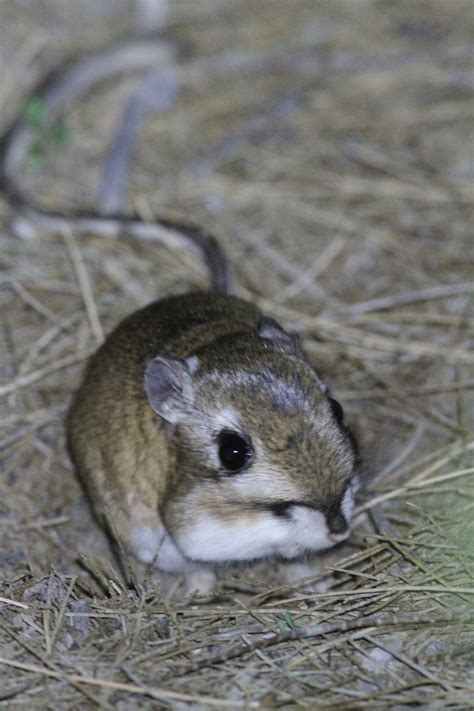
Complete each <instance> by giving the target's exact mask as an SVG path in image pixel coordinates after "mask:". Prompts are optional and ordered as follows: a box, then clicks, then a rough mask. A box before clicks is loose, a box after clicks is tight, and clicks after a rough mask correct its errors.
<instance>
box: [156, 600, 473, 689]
mask: <svg viewBox="0 0 474 711" xmlns="http://www.w3.org/2000/svg"><path fill="white" fill-rule="evenodd" d="M471 592H472V593H474V589H473V590H471ZM450 622H457V623H462V624H463V625H465V624H472V623H473V622H474V613H467V614H465V615H455V614H452V615H448V616H442V617H438V618H436V617H427V618H425V619H422V618H420V616H419V614H418V613H410V614H406V615H392V614H390V613H383V612H382V613H378V614H376V615H370V616H368V617H365V618H362V619H357V620H347V621H346V620H341V621H339V622H333V623H329V622H328V623H326V622H320V623H316V624H315V625H311V626H308V627H303V628H301V629H296V630H290V631H288V632H284V633H275V634H272V635H270V636H269V637H264V638H263V639H262V638H260V639H258V640H255V641H254V642H238V643H237V644H235V645H233V646H232V647H230V648H229V649H227V650H224V651H223V652H218V653H217V654H213V655H211V656H210V657H207V658H206V659H200V660H196V661H195V662H193V663H191V664H187V665H186V666H185V667H183V668H182V669H181V670H177V669H174V670H173V673H172V674H170V675H168V678H174V677H177V676H185V675H187V674H191V673H193V672H196V671H199V670H200V669H203V668H205V667H211V666H215V665H217V664H223V663H225V662H227V661H230V660H231V659H235V658H237V657H242V656H243V655H244V654H249V653H250V652H254V651H256V650H257V649H267V648H268V647H273V646H275V645H276V644H282V643H285V642H294V641H296V640H299V639H306V638H314V637H322V636H325V635H329V634H340V633H342V632H350V631H353V630H364V629H371V628H382V627H388V628H391V627H397V626H399V625H412V626H414V625H420V626H421V625H428V626H430V627H433V626H434V625H444V624H449V623H450ZM162 678H163V677H162ZM166 678H167V677H166V676H165V677H164V679H166Z"/></svg>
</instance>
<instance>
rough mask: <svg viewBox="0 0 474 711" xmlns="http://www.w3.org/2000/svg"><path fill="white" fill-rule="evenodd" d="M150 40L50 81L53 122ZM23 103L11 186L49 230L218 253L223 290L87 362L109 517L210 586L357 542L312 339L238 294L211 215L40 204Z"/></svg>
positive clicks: (137, 320) (93, 466)
mask: <svg viewBox="0 0 474 711" xmlns="http://www.w3.org/2000/svg"><path fill="white" fill-rule="evenodd" d="M142 44H143V43H139V44H138V45H137V46H132V47H131V48H130V47H129V48H127V47H122V48H121V47H117V48H115V49H113V48H112V50H110V51H106V52H103V53H99V54H98V55H97V56H92V57H85V58H82V59H79V61H78V62H77V63H75V64H73V65H72V66H71V67H70V68H68V69H67V70H65V71H63V72H62V73H60V74H59V75H57V76H55V77H54V79H53V80H52V81H51V82H49V83H46V84H44V85H43V86H42V87H41V88H39V89H38V92H37V98H38V99H39V100H40V101H41V102H42V104H43V106H44V114H45V117H46V119H47V121H49V122H52V121H54V120H55V119H56V118H57V117H58V115H60V113H61V112H64V111H65V109H66V108H68V106H69V105H70V104H71V102H72V101H74V100H77V99H79V98H81V97H82V96H84V95H85V94H86V93H88V92H89V91H91V90H92V89H93V88H94V87H95V84H96V83H97V82H99V81H103V80H104V79H106V78H108V77H109V76H112V75H113V74H116V73H120V72H121V71H124V70H125V69H127V68H129V67H132V68H135V69H136V68H139V67H142V66H147V65H148V64H149V63H150V62H153V61H154V58H155V56H156V53H155V50H154V47H153V46H150V45H146V46H142ZM24 115H25V112H20V113H19V115H18V117H17V119H16V120H15V121H14V123H13V124H12V126H11V128H10V129H9V130H8V131H7V132H5V133H4V135H3V136H2V137H0V190H1V191H2V192H3V195H4V197H5V198H6V199H7V201H8V202H9V203H10V205H11V206H12V208H13V209H14V210H15V212H16V213H20V216H21V217H26V218H27V219H28V220H29V221H30V224H32V225H34V226H36V227H38V226H39V227H42V228H43V229H48V230H57V231H62V230H65V229H72V230H75V231H76V232H102V233H103V234H107V235H109V236H114V235H118V234H127V235H130V236H132V237H134V238H137V239H145V240H157V241H159V242H164V243H167V244H168V245H172V246H174V245H176V246H182V245H183V244H184V245H185V246H186V247H187V248H190V249H192V250H193V251H194V252H197V253H198V254H199V256H200V257H201V258H203V260H204V261H205V263H206V264H207V266H208V268H209V271H210V276H211V283H212V287H213V289H214V291H211V292H199V293H191V294H186V295H183V296H177V297H171V298H167V299H163V300H161V301H157V302H155V303H153V304H150V305H149V306H147V307H145V308H144V309H141V310H140V311H137V312H136V313H134V314H132V315H131V316H129V317H128V318H126V319H125V320H124V321H123V322H122V323H121V324H119V326H118V327H117V328H116V329H115V330H114V331H113V332H112V333H111V334H110V336H109V337H108V338H107V339H106V341H105V343H104V344H103V345H102V346H101V347H100V348H99V350H98V351H97V352H96V354H95V355H94V356H93V357H92V359H91V361H90V363H89V365H88V367H87V369H86V372H85V376H84V379H83V382H82V385H81V386H80V388H79V390H78V393H77V394H76V396H75V398H74V400H73V403H72V406H71V409H70V412H69V415H68V420H67V431H68V442H69V448H70V453H71V457H72V460H73V463H74V464H75V467H76V470H77V473H78V475H79V478H80V479H81V481H82V483H83V484H84V487H85V489H86V492H87V494H88V496H89V499H90V502H91V504H92V508H93V510H94V512H95V514H96V516H97V518H98V519H99V521H100V522H101V523H102V524H103V525H104V526H105V527H106V528H108V530H109V531H110V532H111V533H112V535H113V537H115V538H116V539H118V541H119V543H120V544H121V545H122V546H124V547H125V548H127V549H128V550H130V551H132V552H133V553H134V554H135V555H136V556H137V557H138V558H139V559H140V560H141V561H142V562H144V563H154V564H155V565H156V566H157V567H158V568H160V569H162V570H166V571H174V572H181V573H184V574H185V575H186V577H187V578H188V579H189V580H191V579H192V577H193V576H196V575H197V576H198V577H197V578H195V579H196V580H197V581H198V582H197V586H198V587H200V588H201V589H205V587H206V586H207V588H209V587H210V586H212V580H213V574H212V568H213V566H215V565H216V564H222V563H227V562H233V561H253V560H257V559H261V558H265V557H269V556H273V555H279V556H283V557H284V558H287V559H293V558H298V557H300V556H302V555H304V554H305V553H306V552H315V551H319V550H323V549H325V548H328V547H330V546H332V545H334V544H335V543H337V542H338V541H341V540H343V539H344V538H346V537H347V536H348V533H349V529H350V520H351V517H352V513H353V503H354V491H355V488H356V482H357V473H356V470H357V453H356V447H355V444H354V440H353V437H352V435H351V433H350V431H349V430H348V429H347V427H346V426H345V424H344V422H343V416H342V408H341V407H340V405H339V404H338V403H337V402H336V401H335V400H333V399H331V397H330V394H329V390H328V388H327V386H326V385H325V384H324V383H323V382H322V381H321V379H320V378H319V376H318V375H317V374H316V372H315V371H314V369H313V367H312V366H311V364H310V363H309V361H308V360H307V358H306V356H305V354H304V352H303V351H302V349H301V348H300V346H299V344H298V343H297V342H296V341H295V339H294V338H293V337H291V336H290V335H288V334H287V333H286V332H285V331H284V330H283V329H282V328H281V327H280V326H279V325H278V324H277V323H276V322H275V321H273V319H271V318H269V317H267V316H263V315H262V314H261V313H260V311H259V309H258V308H257V307H256V306H254V305H253V304H251V303H249V302H246V301H243V300H242V299H239V298H237V297H234V296H230V295H229V294H228V293H227V292H228V291H229V288H230V287H229V285H230V274H229V268H228V265H227V262H226V260H225V257H224V255H223V252H222V250H221V249H220V246H219V244H218V243H217V241H216V240H215V239H214V238H213V237H212V236H211V235H209V234H207V233H206V232H204V231H203V230H201V229H200V228H199V227H196V226H194V225H192V224H189V223H186V222H182V221H176V220H170V219H157V220H156V221H155V222H148V223H146V222H143V221H142V220H140V219H137V218H133V217H129V216H126V215H124V216H113V217H104V216H103V215H102V216H101V215H97V214H93V213H92V214H87V213H80V212H72V211H71V212H68V213H66V214H63V213H60V212H52V211H48V210H44V209H42V208H41V206H39V205H37V204H36V203H34V202H33V201H32V200H30V199H29V198H28V197H27V196H26V195H25V194H24V192H23V191H22V189H21V187H20V186H19V184H18V181H17V172H18V169H19V166H20V164H21V162H22V160H23V158H24V156H25V154H26V152H27V150H28V147H29V146H30V145H31V143H32V141H34V138H35V136H34V132H32V130H31V127H30V126H29V124H28V122H27V121H25V118H24ZM19 227H20V228H21V220H20V224H19ZM210 571H211V572H210ZM200 573H206V574H207V578H206V575H204V577H202V576H201V578H200V579H199V574H200ZM203 581H207V582H203ZM195 586H196V584H195ZM192 587H193V583H191V584H190V585H189V586H188V588H189V589H192Z"/></svg>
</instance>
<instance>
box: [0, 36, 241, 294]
mask: <svg viewBox="0 0 474 711" xmlns="http://www.w3.org/2000/svg"><path fill="white" fill-rule="evenodd" d="M162 58H163V50H162V47H160V44H159V43H158V42H156V41H153V40H146V39H139V40H135V41H132V42H130V43H128V44H125V43H122V44H120V45H116V46H113V47H110V48H108V49H105V50H103V51H99V52H97V53H94V54H93V55H88V56H85V57H81V58H79V59H78V60H76V61H74V62H73V63H71V64H70V65H68V66H66V68H64V69H62V70H61V71H59V72H57V73H55V74H53V75H51V76H50V77H49V78H48V79H47V80H46V81H43V82H42V83H41V85H40V86H38V87H37V89H36V91H34V93H33V95H34V97H35V98H37V99H39V101H40V102H41V107H42V119H43V121H44V125H48V124H49V125H51V124H53V123H54V122H55V121H56V120H57V118H58V117H59V116H60V115H62V114H64V113H65V112H66V111H67V110H68V109H69V108H70V106H71V105H72V104H73V103H75V102H77V101H79V100H80V99H83V98H84V97H85V96H86V95H87V94H88V93H90V92H91V91H92V90H93V89H95V87H96V86H97V85H98V84H100V83H102V82H104V81H106V80H108V79H110V78H111V77H114V76H116V75H119V74H122V73H124V72H132V71H143V70H145V69H150V68H151V67H156V66H157V65H158V64H159V62H160V61H161V60H162ZM23 116H24V112H23V110H21V111H20V113H19V114H18V116H17V118H16V119H15V120H14V122H13V124H12V125H11V127H10V128H9V129H8V130H7V131H6V132H5V133H4V134H3V136H1V137H0V191H1V192H2V193H3V195H4V196H5V198H6V199H7V200H8V202H9V203H10V205H11V206H12V208H14V209H15V210H16V211H18V212H20V214H21V215H22V217H24V218H26V219H27V220H28V221H31V222H33V223H34V224H35V225H36V226H38V227H40V228H43V229H47V230H51V231H63V230H65V229H72V230H74V231H75V232H80V233H81V232H82V233H85V232H88V233H91V232H93V233H100V234H104V235H107V236H110V237H117V236H119V235H125V236H130V237H132V238H136V239H140V240H148V241H158V242H160V243H162V244H165V245H166V246H169V247H180V246H184V247H185V248H186V249H188V251H189V250H191V251H192V252H194V253H195V254H197V255H198V257H199V258H201V259H203V261H204V262H205V264H206V266H207V268H208V270H209V273H210V278H211V285H212V288H213V289H215V290H216V291H219V292H223V293H228V292H229V291H230V290H231V275H230V269H229V266H228V263H227V259H226V257H225V254H224V252H223V250H222V249H221V247H220V246H219V244H218V242H217V240H216V239H215V237H213V236H212V235H210V234H208V233H207V232H206V231H205V230H203V229H202V228H200V227H199V226H197V225H193V224H192V223H188V222H186V221H180V220H174V219H173V220H171V219H167V218H157V219H156V220H155V221H153V222H146V221H143V220H141V219H139V218H135V217H131V216H128V215H114V216H101V215H100V214H95V213H87V212H82V211H75V210H74V211H67V212H64V213H62V212H59V211H58V212H56V211H50V210H46V209H44V208H42V207H41V206H40V205H38V204H36V203H35V201H34V200H32V199H30V198H29V197H28V196H27V195H26V194H25V193H24V192H23V190H22V188H21V186H20V185H19V183H18V179H17V175H18V172H19V169H20V167H21V164H22V163H23V160H24V158H25V156H26V155H27V153H28V151H29V149H30V147H31V145H32V143H33V141H34V140H35V130H34V129H33V128H32V127H31V126H30V125H29V124H28V123H27V122H26V121H25V119H24V118H23Z"/></svg>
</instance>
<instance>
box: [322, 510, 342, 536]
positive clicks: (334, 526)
mask: <svg viewBox="0 0 474 711" xmlns="http://www.w3.org/2000/svg"><path fill="white" fill-rule="evenodd" d="M326 521H327V524H328V529H329V532H330V533H335V534H341V533H347V521H346V519H345V517H344V514H343V513H341V511H338V512H337V513H335V514H327V516H326Z"/></svg>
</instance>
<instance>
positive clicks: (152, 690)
mask: <svg viewBox="0 0 474 711" xmlns="http://www.w3.org/2000/svg"><path fill="white" fill-rule="evenodd" d="M0 664H5V665H6V666H9V667H14V668H15V669H22V670H23V671H29V672H32V673H33V674H42V675H43V676H48V677H51V678H52V679H63V680H64V681H67V682H69V683H70V684H72V685H73V686H76V685H77V686H78V687H79V689H80V690H81V691H82V692H83V693H85V689H82V688H81V684H90V685H91V686H99V687H101V688H104V689H114V690H115V691H126V692H128V693H129V694H139V695H140V696H149V697H150V698H152V699H156V700H157V701H187V702H189V703H195V704H196V703H197V704H207V705H208V706H217V707H218V708H235V709H242V708H258V707H259V705H258V704H257V703H256V702H250V703H244V702H241V701H229V700H228V699H216V698H214V697H212V696H195V695H192V694H180V693H179V692H176V691H170V690H169V689H161V688H158V687H155V686H139V685H137V684H124V683H122V682H118V681H109V680H108V679H98V678H97V677H91V676H82V675H80V674H64V673H62V672H58V671H53V670H52V669H47V668H45V667H41V666H39V665H38V664H25V663H23V662H17V661H15V660H14V659H7V658H6V657H0ZM91 698H92V700H94V701H95V703H97V699H95V698H94V697H91Z"/></svg>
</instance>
